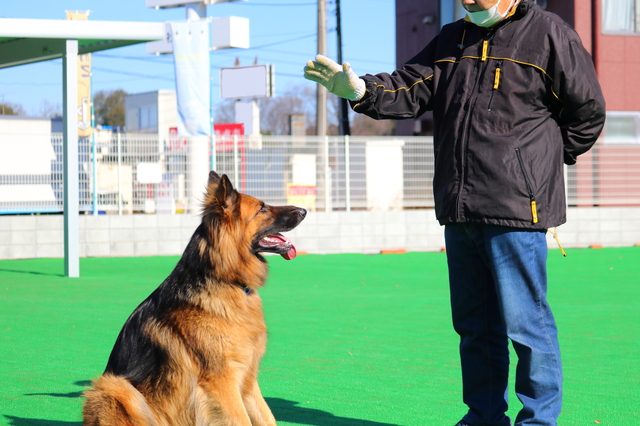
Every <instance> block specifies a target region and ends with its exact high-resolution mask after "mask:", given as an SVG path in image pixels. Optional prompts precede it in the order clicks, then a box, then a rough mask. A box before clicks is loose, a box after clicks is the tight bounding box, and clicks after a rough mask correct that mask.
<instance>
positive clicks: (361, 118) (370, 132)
mask: <svg viewBox="0 0 640 426" xmlns="http://www.w3.org/2000/svg"><path fill="white" fill-rule="evenodd" d="M395 126H396V122H395V121H394V120H374V119H373V118H370V117H367V116H366V115H363V114H355V115H354V116H352V118H351V134H352V135H354V136H390V135H393V130H394V128H395Z"/></svg>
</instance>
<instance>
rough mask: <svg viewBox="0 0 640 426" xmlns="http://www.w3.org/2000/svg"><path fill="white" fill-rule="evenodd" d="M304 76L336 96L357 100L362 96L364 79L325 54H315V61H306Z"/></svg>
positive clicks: (346, 65)
mask: <svg viewBox="0 0 640 426" xmlns="http://www.w3.org/2000/svg"><path fill="white" fill-rule="evenodd" d="M304 78H306V79H307V80H311V81H315V82H316V83H320V84H322V85H323V86H324V87H326V88H327V90H329V92H331V93H333V94H334V95H336V96H340V97H341V98H346V99H349V100H351V101H359V100H360V99H362V97H363V96H364V92H365V90H366V89H365V84H364V80H363V79H361V78H359V77H358V76H357V75H356V73H354V72H353V70H352V69H351V65H349V63H348V62H345V63H344V64H342V65H338V64H337V63H335V62H334V61H332V60H331V59H329V58H327V57H326V56H322V55H317V56H316V60H315V61H309V62H307V66H306V67H304Z"/></svg>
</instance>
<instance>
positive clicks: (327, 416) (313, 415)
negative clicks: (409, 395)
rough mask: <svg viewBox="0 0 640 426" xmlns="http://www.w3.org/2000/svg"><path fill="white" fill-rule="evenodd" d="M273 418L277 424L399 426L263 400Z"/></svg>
mask: <svg viewBox="0 0 640 426" xmlns="http://www.w3.org/2000/svg"><path fill="white" fill-rule="evenodd" d="M265 400H266V401H267V404H268V405H269V408H271V412H272V413H273V416H274V417H275V418H276V420H277V421H279V422H287V423H296V424H303V425H314V426H328V425H331V426H399V425H394V424H392V423H381V422H374V421H371V420H361V419H351V418H348V417H339V416H335V415H333V414H331V413H329V412H328V411H322V410H318V409H315V408H305V407H300V406H299V405H298V404H299V403H298V402H295V401H289V400H286V399H281V398H265Z"/></svg>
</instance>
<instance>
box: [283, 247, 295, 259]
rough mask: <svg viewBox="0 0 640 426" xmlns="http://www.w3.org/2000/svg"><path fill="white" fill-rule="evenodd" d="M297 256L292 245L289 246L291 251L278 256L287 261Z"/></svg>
mask: <svg viewBox="0 0 640 426" xmlns="http://www.w3.org/2000/svg"><path fill="white" fill-rule="evenodd" d="M297 254H298V252H297V251H296V247H295V246H294V245H292V246H291V250H289V251H288V252H286V253H282V254H281V255H280V256H282V257H284V258H285V259H287V260H291V259H293V258H294V257H296V255H297Z"/></svg>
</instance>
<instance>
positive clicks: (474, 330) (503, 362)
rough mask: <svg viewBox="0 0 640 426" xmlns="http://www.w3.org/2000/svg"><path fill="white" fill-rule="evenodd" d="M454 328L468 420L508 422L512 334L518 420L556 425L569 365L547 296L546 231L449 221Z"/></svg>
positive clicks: (503, 425) (482, 425)
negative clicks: (563, 362) (564, 360)
mask: <svg viewBox="0 0 640 426" xmlns="http://www.w3.org/2000/svg"><path fill="white" fill-rule="evenodd" d="M445 241H446V246H447V262H448V265H449V283H450V290H451V311H452V317H453V326H454V329H455V330H456V332H457V333H458V334H459V335H460V361H461V364H462V385H463V401H464V403H465V404H466V405H467V406H468V407H469V411H468V412H467V414H466V415H465V417H464V420H465V421H467V422H468V423H470V424H471V425H474V426H509V425H510V419H509V418H508V417H507V416H506V414H505V413H506V411H507V408H508V406H507V404H508V401H507V395H508V378H509V340H511V342H512V343H513V347H514V349H515V352H516V354H517V356H518V364H517V368H516V380H515V381H516V383H515V390H516V395H517V396H518V398H519V399H520V401H521V402H522V404H523V409H522V410H521V411H520V412H519V413H518V416H517V418H516V425H517V426H520V425H539V426H556V425H557V418H558V416H559V415H560V409H561V406H562V366H561V361H560V348H559V345H558V335H557V333H558V332H557V328H556V324H555V320H554V318H553V314H552V313H551V309H550V308H549V305H548V303H547V300H546V294H547V268H546V261H547V242H546V237H545V232H543V231H537V230H522V229H515V228H507V227H500V226H492V225H483V224H473V223H458V224H451V225H447V226H446V227H445Z"/></svg>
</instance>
